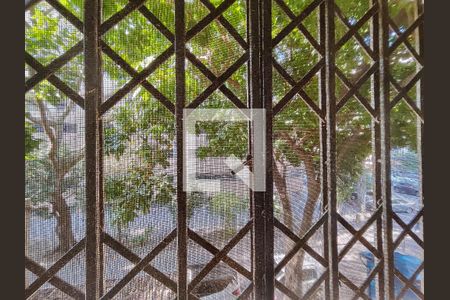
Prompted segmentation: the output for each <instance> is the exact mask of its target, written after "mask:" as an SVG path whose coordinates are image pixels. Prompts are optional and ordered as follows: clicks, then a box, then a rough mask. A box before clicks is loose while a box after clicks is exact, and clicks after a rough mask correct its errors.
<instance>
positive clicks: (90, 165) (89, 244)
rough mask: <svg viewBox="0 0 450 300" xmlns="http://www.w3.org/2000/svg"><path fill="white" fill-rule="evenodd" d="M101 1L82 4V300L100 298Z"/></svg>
mask: <svg viewBox="0 0 450 300" xmlns="http://www.w3.org/2000/svg"><path fill="white" fill-rule="evenodd" d="M101 6H102V0H86V1H85V6H84V56H85V60H84V64H85V65H84V72H85V99H86V100H85V141H86V148H85V153H86V154H85V159H86V299H87V300H91V299H92V300H97V299H99V298H100V295H101V294H100V293H101V291H100V288H101V285H102V284H101V281H102V280H103V278H102V274H101V270H102V266H101V264H102V260H101V254H100V252H101V249H102V248H101V243H102V239H101V225H102V224H101V213H100V211H101V207H100V205H101V202H100V192H99V191H100V182H99V176H98V174H99V171H100V165H99V157H100V152H99V151H100V149H101V148H100V144H101V142H102V141H100V139H99V129H100V128H99V127H100V126H99V107H100V104H101V101H102V72H101V50H100V43H99V41H100V35H99V28H100V22H101Z"/></svg>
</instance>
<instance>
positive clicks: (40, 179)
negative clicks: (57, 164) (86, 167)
mask: <svg viewBox="0 0 450 300" xmlns="http://www.w3.org/2000/svg"><path fill="white" fill-rule="evenodd" d="M25 179H26V180H25V198H29V199H30V200H31V202H32V203H33V204H38V203H44V202H47V203H51V201H52V199H53V195H54V193H55V186H56V180H57V178H56V176H55V171H54V168H53V166H52V163H51V162H50V160H49V159H48V158H46V157H35V158H34V159H32V160H27V161H25ZM83 179H84V171H83V163H81V162H80V163H78V164H76V165H75V167H73V168H72V169H71V170H70V171H69V172H68V173H67V175H66V176H65V177H64V178H63V180H62V181H61V187H62V188H61V190H62V194H63V196H64V197H65V198H72V199H74V200H75V201H78V202H79V201H82V200H83V199H84V190H83V183H84V180H83Z"/></svg>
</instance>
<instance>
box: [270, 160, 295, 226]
mask: <svg viewBox="0 0 450 300" xmlns="http://www.w3.org/2000/svg"><path fill="white" fill-rule="evenodd" d="M278 164H279V165H280V167H282V170H281V171H280V170H278V167H277V162H276V159H275V158H274V159H273V180H274V183H275V187H276V189H277V191H278V194H279V196H280V202H281V207H282V209H283V221H284V225H286V227H288V228H289V229H291V230H292V229H293V226H294V223H293V219H292V206H291V202H290V201H289V195H288V192H287V182H286V176H285V172H284V169H285V167H284V165H283V163H282V161H278Z"/></svg>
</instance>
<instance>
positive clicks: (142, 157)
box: [25, 0, 417, 224]
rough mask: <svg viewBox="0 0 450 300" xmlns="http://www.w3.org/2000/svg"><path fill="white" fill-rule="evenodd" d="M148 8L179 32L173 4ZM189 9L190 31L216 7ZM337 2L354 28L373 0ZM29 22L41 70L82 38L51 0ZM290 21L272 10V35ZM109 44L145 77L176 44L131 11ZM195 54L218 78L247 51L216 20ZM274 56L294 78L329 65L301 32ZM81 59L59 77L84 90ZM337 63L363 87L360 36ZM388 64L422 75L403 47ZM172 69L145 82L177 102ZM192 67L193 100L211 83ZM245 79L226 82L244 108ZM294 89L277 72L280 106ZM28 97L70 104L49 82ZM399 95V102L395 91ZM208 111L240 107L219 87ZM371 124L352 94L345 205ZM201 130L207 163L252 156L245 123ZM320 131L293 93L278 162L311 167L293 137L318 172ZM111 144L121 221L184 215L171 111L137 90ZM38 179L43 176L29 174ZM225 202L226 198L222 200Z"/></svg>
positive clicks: (398, 111)
mask: <svg viewBox="0 0 450 300" xmlns="http://www.w3.org/2000/svg"><path fill="white" fill-rule="evenodd" d="M221 2H222V1H220V0H214V1H212V3H213V5H214V6H216V7H217V6H218V5H220V3H221ZM285 2H286V4H287V5H288V6H289V7H290V8H291V9H292V11H293V12H294V13H295V14H299V13H300V12H301V11H302V10H303V9H304V8H305V7H306V6H307V5H309V3H311V2H312V1H310V0H285ZM412 2H413V1H408V0H398V1H393V3H394V4H392V5H391V15H392V16H393V19H394V20H395V21H397V20H399V19H400V17H401V16H402V15H403V14H405V12H407V13H409V11H410V10H411V7H412V6H411V5H412V4H411V3H412ZM61 3H62V4H63V5H65V6H66V7H67V8H68V9H69V10H70V11H72V12H73V13H74V14H75V15H77V16H78V17H80V18H82V12H83V1H82V0H61ZM127 3H129V1H127V0H120V1H104V6H103V20H106V19H108V18H109V17H111V16H112V15H113V14H115V13H117V12H118V11H120V10H121V9H122V8H123V7H124V6H125V5H126V4H127ZM245 3H246V1H245V0H238V1H236V2H235V3H234V4H233V5H232V6H231V7H230V8H229V9H227V10H226V11H225V13H224V15H223V16H224V17H225V18H226V19H227V20H228V21H229V22H230V23H231V24H232V25H233V26H234V27H235V28H236V30H237V31H238V32H239V33H240V34H241V36H242V37H243V38H244V39H246V29H247V26H246V22H247V19H246V4H245ZM145 5H146V7H147V8H148V9H149V10H150V11H151V12H152V13H153V14H154V15H155V16H156V17H157V18H158V19H159V20H161V22H162V23H163V24H164V25H165V26H167V28H168V29H169V30H170V31H171V32H172V33H174V14H173V9H174V1H173V0H155V1H153V0H152V1H150V0H149V1H146V2H145ZM185 5H186V22H187V29H188V30H189V29H190V28H192V27H193V26H194V25H195V24H196V23H197V22H198V21H199V20H201V19H202V18H203V17H205V16H206V15H207V14H208V13H209V10H208V9H207V8H205V7H204V6H203V5H202V4H201V3H200V1H197V0H196V1H186V4H185ZM337 5H338V6H339V7H340V9H341V10H342V12H343V14H344V15H346V16H347V18H348V20H349V22H350V23H351V24H354V23H355V21H357V20H358V19H359V18H361V17H362V15H363V14H364V13H365V12H366V11H367V9H368V7H369V1H365V0H360V1H346V0H338V1H337ZM317 17H318V13H317V12H313V13H312V14H311V15H310V16H308V17H307V18H306V19H305V20H304V21H303V22H302V24H303V25H304V26H305V27H306V28H307V29H308V30H309V31H310V32H311V34H312V36H314V37H315V38H316V40H318V30H317ZM25 21H26V23H27V24H28V25H27V27H26V38H25V45H26V50H27V51H28V52H29V53H30V54H31V55H33V56H34V57H36V58H37V59H38V60H39V61H40V62H42V63H43V64H48V63H49V62H50V61H52V60H53V59H54V58H56V57H57V56H59V55H61V54H62V53H64V52H65V51H67V50H68V49H69V48H70V47H72V46H73V45H74V44H75V43H76V42H78V41H80V40H81V39H82V34H81V33H80V32H78V31H77V30H76V29H75V28H74V27H73V26H72V25H71V24H69V23H68V22H67V21H65V20H64V19H63V18H62V17H61V16H59V15H58V14H57V13H56V12H55V10H53V9H51V8H50V6H49V5H48V4H46V3H45V2H41V3H40V4H38V5H36V6H34V8H33V9H32V10H31V11H30V12H28V13H27V15H26V18H25ZM289 22H290V19H289V17H288V16H287V15H286V14H285V13H284V12H283V11H282V10H281V9H280V8H279V7H278V5H276V4H274V5H273V19H272V24H273V31H272V35H273V37H276V36H277V34H278V33H279V32H280V31H281V30H282V29H283V28H284V27H285V26H286V25H287V24H289ZM398 24H400V25H401V28H403V29H404V26H405V22H402V21H398ZM347 30H348V29H347V28H346V27H345V26H344V25H343V24H342V23H341V22H340V21H336V38H337V39H339V38H340V37H341V36H343V35H344V34H345V32H347ZM359 33H360V34H361V36H362V38H363V40H364V41H365V42H366V44H367V45H369V44H370V42H371V40H370V35H369V26H368V25H364V26H363V27H362V28H361V29H360V30H359ZM394 38H395V36H394ZM103 40H104V41H105V42H106V43H107V44H108V45H109V46H111V48H113V49H114V50H115V51H116V52H117V53H118V54H119V55H120V56H121V57H122V58H124V59H125V60H126V61H127V62H128V63H129V64H130V65H131V66H132V67H133V68H135V69H136V70H138V71H140V70H142V69H143V68H145V67H146V66H147V65H148V64H149V63H150V62H151V61H152V60H153V59H154V58H156V57H157V56H158V55H159V54H160V53H162V52H163V51H164V50H166V49H167V48H168V47H170V45H171V43H170V41H169V40H168V39H167V38H166V37H165V36H164V35H162V34H161V33H160V32H159V31H158V30H157V29H156V28H155V27H154V26H153V25H151V24H150V23H149V22H148V21H147V20H146V19H145V18H144V16H142V14H140V13H139V12H138V11H134V12H132V13H131V14H130V15H128V16H127V17H126V18H125V20H123V21H121V22H119V23H118V24H117V25H116V26H115V27H114V28H112V29H111V30H110V31H109V32H107V33H106V34H105V35H104V36H103ZM187 48H188V49H189V51H191V52H192V53H193V54H194V55H196V56H197V57H198V59H199V60H200V61H201V62H202V63H204V64H205V65H206V67H208V68H209V69H210V70H211V71H212V72H213V73H214V74H215V75H216V76H220V75H221V74H222V73H223V72H224V71H225V70H226V69H227V68H228V67H229V66H230V65H231V64H232V63H234V61H236V60H237V59H238V58H239V57H240V56H241V55H242V54H243V53H244V51H245V50H244V49H242V47H241V46H240V45H239V44H238V43H237V42H236V41H235V40H234V39H233V38H232V37H231V36H230V34H229V33H227V32H226V30H225V29H224V28H223V26H221V25H219V23H218V22H217V21H215V22H213V23H212V24H210V25H209V26H207V27H206V28H205V29H204V30H202V31H201V32H200V33H199V34H198V35H196V36H195V37H193V38H192V39H191V40H189V41H188V43H187ZM273 55H274V58H275V60H276V61H277V62H278V63H279V64H280V65H281V66H282V67H283V68H284V69H285V70H286V71H287V73H288V74H289V75H290V76H291V77H292V78H293V79H294V80H296V81H298V80H300V79H301V78H302V77H303V76H305V74H307V73H308V71H309V70H310V69H311V68H312V67H313V66H314V65H315V64H316V63H317V62H318V61H319V60H320V59H321V57H320V55H319V53H317V51H316V50H314V48H313V47H312V46H311V44H310V43H309V41H308V40H307V39H306V38H305V37H304V35H303V34H301V33H300V32H299V30H298V29H295V30H294V31H293V32H292V33H291V34H289V35H288V36H287V37H286V38H284V39H283V40H282V41H281V42H280V43H279V44H278V45H276V46H275V48H274V51H273ZM103 58H104V59H103V61H104V64H103V67H104V77H105V80H106V82H107V86H114V87H120V86H123V85H124V84H125V83H126V82H127V80H129V78H130V77H129V76H128V75H127V74H126V73H125V72H124V71H123V70H120V68H119V67H118V66H116V65H115V63H113V62H112V61H111V60H110V59H108V58H107V57H106V55H103ZM82 63H83V56H82V55H78V56H77V57H76V58H74V59H73V60H72V61H71V62H70V63H69V64H68V65H66V66H65V67H64V68H63V69H62V70H60V71H59V73H58V74H57V75H58V76H59V77H60V78H61V79H62V80H63V81H64V82H66V83H67V84H69V85H70V86H71V87H73V88H74V89H75V90H80V89H81V85H80V83H81V82H82V81H83V78H82V76H81V74H82V72H81V71H80V65H82ZM336 64H337V67H338V68H339V69H340V70H341V71H342V72H343V73H344V74H345V75H346V76H347V77H348V78H349V80H350V81H351V82H355V81H356V80H357V79H358V77H359V76H361V74H362V73H364V71H365V70H366V69H367V68H368V67H369V66H370V64H371V62H370V60H369V58H368V56H367V54H365V52H364V50H363V48H362V47H361V46H360V45H358V44H357V43H356V42H355V40H354V39H351V40H349V42H347V43H346V44H344V45H343V46H342V48H341V49H340V50H339V51H338V53H337V55H336ZM390 64H391V71H392V73H393V77H394V78H396V79H397V80H398V81H401V82H403V81H405V80H406V79H407V78H408V77H409V76H410V75H411V74H412V73H413V72H414V71H415V62H414V61H413V60H411V59H410V55H409V53H408V51H407V50H406V49H405V48H404V47H403V48H402V47H399V49H397V51H395V52H394V53H393V55H392V57H391V60H390ZM174 65H175V60H174V56H173V55H172V57H170V58H169V59H168V61H166V62H164V63H163V64H162V65H161V66H160V67H159V68H157V70H156V71H155V72H154V73H152V74H151V75H150V76H149V77H148V78H147V80H148V81H149V82H150V83H151V84H152V85H154V86H155V87H156V88H157V89H158V90H159V91H160V92H161V93H162V94H163V95H164V96H165V97H167V98H168V99H169V100H170V101H172V102H175V75H176V74H175V71H174ZM186 68H187V72H186V94H187V102H190V101H192V100H193V99H194V98H195V97H196V96H198V95H199V94H200V93H202V92H203V91H204V90H205V89H206V88H207V87H208V86H209V85H210V84H211V82H210V81H209V80H208V79H207V78H206V77H205V76H204V75H203V74H201V72H200V71H198V70H197V69H196V67H194V66H193V65H192V64H191V63H190V62H187V63H186ZM247 76H248V74H247V68H246V67H241V68H239V69H238V70H237V72H236V73H235V74H233V76H232V77H231V78H230V79H228V80H227V82H226V83H225V84H224V85H225V86H226V87H228V88H229V89H230V90H231V91H233V93H235V94H236V95H237V96H238V97H239V98H240V99H241V101H243V102H246V100H247V92H248V91H247V85H248V78H247ZM318 82H319V80H318V78H317V76H315V77H314V78H313V79H311V81H310V82H308V83H307V84H306V86H305V87H304V91H305V92H306V93H307V95H308V96H309V97H310V98H311V100H312V101H314V102H315V103H316V104H317V105H318V104H319V102H320V95H319V83H318ZM403 84H404V82H403ZM290 88H291V86H290V85H289V84H288V83H286V81H285V80H283V79H282V77H281V75H280V74H278V73H277V71H275V70H274V72H273V99H274V102H277V101H279V100H280V99H282V98H283V97H284V96H285V95H286V93H287V92H288V91H289V90H290ZM346 92H347V88H345V86H344V84H343V83H342V82H340V81H339V80H337V82H336V96H337V97H338V98H340V97H342V96H343V95H344V94H345V93H346ZM359 92H360V93H361V94H362V95H364V96H366V98H368V99H370V95H371V86H370V83H367V84H364V85H363V86H362V87H361V88H360V89H359ZM27 95H28V96H27V97H28V98H30V99H34V98H36V99H44V100H46V101H48V102H50V103H52V104H58V103H61V102H63V101H65V100H64V99H65V98H64V96H63V95H62V94H61V92H59V91H58V90H57V89H55V88H54V87H53V86H52V85H51V84H50V83H48V82H47V81H43V82H42V83H41V84H39V85H38V86H37V87H36V88H35V89H34V90H33V92H32V93H28V94H27ZM408 95H409V96H410V97H412V98H413V99H414V97H415V96H416V95H415V93H414V92H411V93H409V94H408ZM392 96H395V93H394V94H393V95H392ZM200 107H201V108H233V107H234V106H233V104H231V102H230V101H229V100H228V99H227V98H226V97H225V96H224V95H223V94H222V93H221V92H219V91H216V92H214V93H213V94H212V95H211V96H210V97H209V98H208V99H207V100H206V101H205V103H203V104H202V105H201V106H200ZM391 117H392V119H391V122H392V125H391V128H392V132H391V134H392V141H391V142H392V146H393V148H395V147H408V148H409V149H412V150H414V149H415V147H416V139H415V137H416V130H417V129H416V128H417V125H416V116H415V115H414V114H413V113H412V112H411V110H410V109H409V107H408V106H407V105H405V104H404V103H403V102H400V103H399V104H398V105H396V106H395V107H394V108H393V112H392V116H391ZM371 121H372V120H371V117H370V115H369V114H368V113H367V112H366V111H365V110H364V108H363V107H362V106H361V105H360V104H359V103H358V102H357V101H356V100H355V99H353V98H352V99H350V100H349V102H348V103H347V104H346V105H345V106H344V107H343V109H342V111H341V112H340V113H339V115H338V117H337V122H338V127H337V132H336V134H337V151H338V153H337V156H338V162H337V164H338V166H337V167H338V174H337V175H338V193H339V198H340V200H342V199H346V197H347V196H348V193H349V191H350V189H351V188H352V186H353V185H354V183H355V182H356V180H357V179H358V178H359V176H360V174H361V172H362V170H363V161H364V160H365V159H366V158H367V156H368V155H369V154H370V152H371ZM197 125H198V126H197V133H204V134H206V135H207V138H208V142H209V143H208V145H207V146H204V147H200V148H199V149H198V152H197V156H198V157H199V158H207V157H221V156H229V155H231V154H233V155H235V156H237V157H239V158H244V157H245V156H246V154H247V151H248V146H247V145H248V128H247V124H244V123H221V122H202V123H199V124H197ZM26 126H28V125H26ZM319 130H320V121H319V119H318V117H317V116H316V115H315V114H314V113H313V112H312V110H311V109H310V108H309V107H308V106H307V105H305V103H304V102H303V101H302V99H301V97H300V96H298V95H297V96H295V97H294V99H292V100H291V102H290V103H289V104H288V105H287V106H286V107H285V108H284V110H283V111H281V112H280V113H279V114H278V115H277V116H276V117H275V118H274V131H273V135H274V136H273V138H274V139H273V140H274V150H275V151H274V152H275V154H276V159H277V160H284V161H285V162H287V163H288V164H291V165H294V166H299V167H300V166H304V161H303V159H302V158H301V157H300V155H299V153H298V149H295V148H294V147H292V144H291V143H290V141H294V142H295V143H297V146H298V147H299V148H300V149H301V150H302V151H303V152H304V153H305V154H306V155H307V156H308V157H309V158H311V160H312V161H313V163H314V167H315V170H314V171H315V172H316V173H319V170H320V169H319V161H320V140H319ZM30 132H31V131H30ZM30 138H31V133H30V134H29V135H28V137H27V136H26V145H27V146H26V149H27V151H28V150H30V151H29V152H27V153H31V152H32V150H33V149H34V148H35V147H37V146H36V142H35V141H33V140H32V139H30ZM104 140H105V143H104V148H105V154H106V156H107V157H108V156H110V157H114V159H115V160H116V162H117V163H118V164H120V163H122V162H127V167H126V168H125V169H124V170H123V174H121V175H120V176H116V177H108V178H106V181H105V189H106V198H107V201H108V202H109V203H113V204H114V205H113V207H114V209H115V210H116V222H118V223H121V224H127V223H129V222H131V221H132V220H133V219H134V218H135V217H136V216H137V215H138V214H139V213H145V212H148V210H149V209H150V208H151V205H152V204H154V203H161V204H164V205H168V206H169V207H170V208H171V209H172V210H175V209H176V203H175V197H174V193H175V191H174V187H173V186H174V185H173V178H172V176H170V175H168V173H170V172H167V170H168V168H170V167H171V166H172V165H173V164H174V162H173V161H172V158H171V154H172V153H173V150H174V148H175V142H174V141H175V120H174V117H173V116H172V114H171V113H170V112H169V111H168V110H167V109H166V108H165V107H164V106H163V105H161V104H160V103H159V102H158V101H157V100H156V99H155V98H154V97H152V96H151V95H150V94H149V93H148V92H147V91H145V90H144V89H143V88H142V87H137V88H135V89H134V90H133V91H132V92H130V93H129V94H128V95H127V96H126V97H125V99H122V100H121V101H120V103H119V104H118V106H116V107H114V108H113V109H111V111H110V112H108V114H107V116H105V129H104ZM36 172H39V171H36ZM30 176H37V175H36V174H35V175H32V174H31V175H30ZM27 178H28V177H27ZM30 178H31V177H30ZM27 180H28V179H27ZM224 198H227V199H228V200H227V201H222V200H223V199H224ZM241 202H243V201H241V200H238V199H236V197H235V196H233V195H217V196H215V197H213V199H211V203H210V205H211V208H212V209H213V210H215V211H225V215H226V216H225V217H227V218H228V217H229V216H230V215H232V212H234V208H225V207H221V205H224V204H223V203H227V205H228V204H229V203H231V204H232V207H234V206H235V205H237V207H239V203H241ZM204 203H205V199H204V197H203V196H202V195H200V194H191V195H189V197H188V210H189V214H192V213H193V210H194V209H195V208H198V207H200V206H202V205H204ZM230 209H231V210H230ZM229 211H230V212H229ZM174 215H175V211H174Z"/></svg>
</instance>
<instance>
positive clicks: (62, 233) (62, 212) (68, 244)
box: [53, 177, 75, 253]
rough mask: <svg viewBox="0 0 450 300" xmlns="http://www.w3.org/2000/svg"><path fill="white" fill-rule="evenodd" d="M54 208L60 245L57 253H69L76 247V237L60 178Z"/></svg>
mask: <svg viewBox="0 0 450 300" xmlns="http://www.w3.org/2000/svg"><path fill="white" fill-rule="evenodd" d="M53 208H54V210H55V211H54V213H55V216H56V222H57V224H56V234H57V236H58V240H59V245H58V248H57V249H56V251H59V252H61V253H65V252H67V251H68V250H69V249H70V248H72V247H73V246H74V245H75V237H74V234H73V231H72V214H71V213H70V210H69V206H68V205H67V203H66V201H65V199H64V197H63V195H62V178H60V177H58V178H57V179H56V183H55V191H54V193H53Z"/></svg>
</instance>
